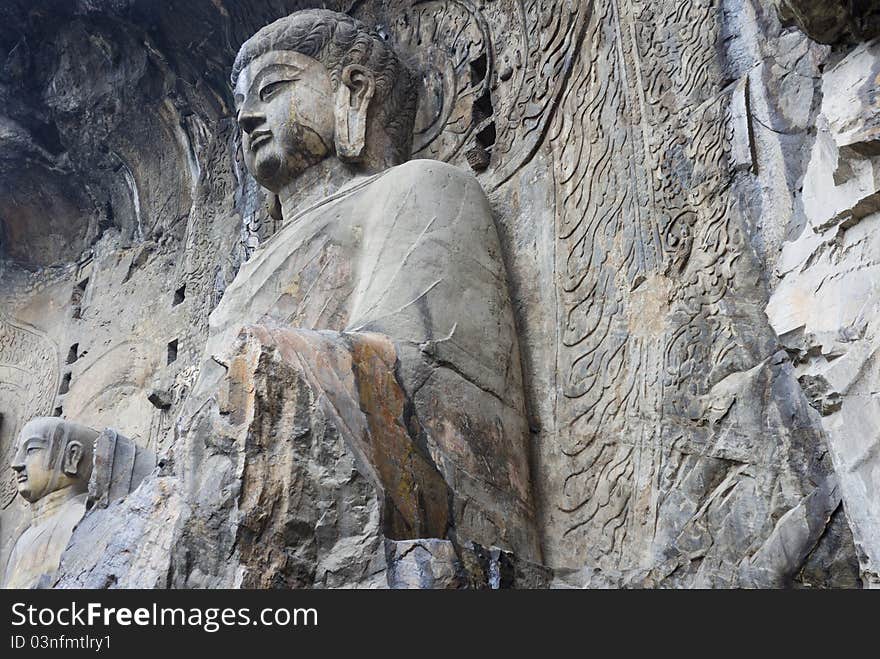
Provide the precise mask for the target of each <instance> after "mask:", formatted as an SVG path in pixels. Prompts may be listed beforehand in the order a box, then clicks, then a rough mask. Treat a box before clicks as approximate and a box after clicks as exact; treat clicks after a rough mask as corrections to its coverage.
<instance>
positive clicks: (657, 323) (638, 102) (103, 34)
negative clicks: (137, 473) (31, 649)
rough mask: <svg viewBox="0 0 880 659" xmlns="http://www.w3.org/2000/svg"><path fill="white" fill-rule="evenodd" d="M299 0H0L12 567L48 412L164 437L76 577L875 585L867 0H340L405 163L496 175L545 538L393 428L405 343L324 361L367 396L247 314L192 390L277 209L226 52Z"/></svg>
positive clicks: (376, 583) (871, 55)
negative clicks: (244, 131)
mask: <svg viewBox="0 0 880 659" xmlns="http://www.w3.org/2000/svg"><path fill="white" fill-rule="evenodd" d="M311 4H317V3H309V2H307V1H304V2H293V1H289V2H284V1H279V0H274V1H273V0H265V1H263V0H254V1H250V2H238V1H237V0H211V1H208V0H195V1H192V2H172V1H171V0H168V1H159V0H78V1H77V2H55V1H52V0H37V1H32V0H28V1H25V0H9V1H7V2H4V3H3V4H2V5H0V108H2V109H0V259H2V260H0V455H2V458H3V463H2V464H3V469H2V470H0V509H2V510H0V571H2V568H3V567H4V566H5V564H6V561H7V558H8V556H9V553H10V552H11V551H12V547H13V545H14V543H15V541H16V539H17V538H18V537H19V535H20V534H21V532H22V530H23V529H24V527H25V526H26V525H27V523H28V520H27V515H28V511H27V508H26V507H25V505H24V503H23V502H22V501H21V498H20V497H16V495H15V484H14V479H13V473H12V471H11V470H10V469H8V468H6V465H7V464H8V462H9V456H10V454H11V451H12V447H13V442H14V440H15V437H16V436H17V435H18V432H19V431H20V429H21V428H22V426H23V425H24V424H25V422H26V421H27V420H28V419H30V418H31V417H34V416H39V415H53V414H54V415H57V416H63V417H65V418H69V419H71V420H74V421H77V422H79V423H82V424H85V425H87V426H91V427H92V428H98V429H101V428H105V427H113V428H117V429H119V431H120V432H121V433H123V434H124V435H125V436H126V437H129V438H131V439H132V440H133V441H135V442H136V443H137V444H139V445H140V446H142V447H144V448H147V449H150V450H152V451H155V452H156V454H158V456H159V466H158V467H157V469H156V470H155V471H154V473H153V474H152V475H151V476H149V477H148V478H146V479H145V480H144V481H143V483H141V485H140V486H139V487H138V488H137V489H136V490H135V491H134V492H133V493H131V494H130V495H128V496H127V497H125V498H124V499H121V500H118V501H115V502H113V503H110V505H108V506H107V507H105V508H95V509H94V510H92V511H91V512H90V513H89V514H87V515H86V516H85V517H84V518H83V520H82V521H81V522H80V524H79V526H78V527H77V529H76V531H74V533H73V537H72V539H71V541H70V545H69V546H68V550H67V551H66V552H65V554H64V556H63V557H62V561H61V569H60V571H59V573H58V575H57V578H56V580H55V584H54V585H56V586H58V587H71V586H73V587H75V586H85V587H214V586H236V587H237V586H241V587H432V588H440V587H443V588H461V587H609V586H610V587H792V586H794V587H814V588H815V587H862V586H878V585H880V427H878V422H880V408H878V407H877V405H878V403H877V401H876V398H877V391H878V389H880V362H878V360H877V359H876V357H875V352H876V351H877V348H878V347H880V326H878V321H877V318H878V317H880V293H878V288H877V286H876V285H875V283H874V278H873V275H874V274H875V273H877V272H878V266H880V262H878V257H877V254H878V253H880V252H878V250H880V244H878V243H880V184H878V182H877V181H878V180H880V175H878V172H877V171H876V169H877V168H878V167H880V101H878V95H877V92H876V90H877V86H878V80H880V41H878V40H877V38H878V37H880V3H876V2H869V1H867V0H864V1H856V0H850V1H846V2H845V1H843V0H840V1H839V2H837V1H836V2H815V1H808V0H691V1H690V2H686V3H681V2H673V1H672V0H486V1H485V2H479V3H477V2H471V1H470V0H384V1H383V0H375V1H369V0H367V1H359V2H339V3H327V2H323V3H320V4H321V5H322V6H330V5H332V7H330V8H332V9H335V10H338V11H343V12H348V13H351V14H353V15H355V16H356V17H358V18H360V19H361V20H363V21H364V22H366V23H368V24H369V25H371V26H374V27H376V29H377V31H378V32H379V34H381V35H383V36H384V37H385V38H387V39H388V40H389V42H390V43H392V44H393V45H394V46H395V48H396V49H397V50H398V51H399V52H400V53H402V54H403V56H404V57H405V58H406V61H407V62H408V63H409V65H410V66H411V68H413V69H414V70H416V71H417V72H418V74H419V75H418V77H419V79H420V86H421V88H420V102H419V110H418V114H417V122H416V131H415V136H414V157H416V158H431V159H437V160H444V161H447V162H449V163H451V164H453V165H455V166H458V167H461V168H463V169H465V170H467V171H468V172H471V173H472V174H475V175H476V177H477V180H479V181H480V183H481V184H482V186H483V189H484V190H485V191H486V192H487V194H488V195H489V199H490V201H491V204H492V212H493V216H494V219H495V223H496V226H497V230H498V235H499V238H500V242H501V251H502V252H503V261H504V263H505V265H506V267H507V276H508V280H509V285H510V294H511V298H512V302H513V308H514V313H515V314H516V327H517V330H518V333H519V346H520V352H521V354H520V355H519V358H520V361H521V366H522V373H523V379H524V386H525V392H526V399H527V400H526V401H525V406H526V408H527V410H528V423H529V425H530V447H529V452H530V455H529V457H530V461H531V464H530V465H529V473H530V474H531V482H530V483H526V484H523V488H524V489H525V488H526V486H529V487H530V488H531V490H532V491H533V493H534V498H535V501H536V504H535V510H534V517H535V522H536V525H537V532H538V535H539V536H540V545H541V546H540V549H539V550H537V551H534V552H517V551H514V550H513V549H512V548H511V546H509V545H506V544H505V542H504V541H503V538H504V537H506V536H505V534H507V535H510V534H511V533H514V532H515V530H514V531H510V530H507V531H505V530H503V529H502V530H499V531H498V538H499V540H498V542H493V541H492V540H486V539H485V538H483V537H482V536H481V540H480V541H474V539H473V538H464V537H462V536H461V534H457V533H456V531H457V530H459V529H457V528H456V520H461V519H466V514H467V511H466V510H461V509H455V506H454V505H453V506H452V512H451V513H450V509H449V508H448V507H447V506H446V503H447V502H448V500H449V499H450V497H451V496H452V495H451V494H450V493H449V492H447V490H446V488H447V487H448V486H449V482H448V479H447V481H446V482H444V480H443V479H441V478H439V476H437V475H436V474H435V471H436V467H435V466H433V462H432V459H431V455H433V454H432V451H431V445H432V444H431V442H432V439H431V437H432V434H431V433H432V432H433V433H440V432H441V430H439V429H429V430H428V431H427V432H426V433H422V435H420V436H423V437H425V438H426V439H425V449H424V451H422V452H421V453H419V452H416V453H414V454H410V453H407V454H406V455H404V454H403V453H404V452H402V451H401V449H400V446H402V444H399V443H398V444H396V443H395V441H394V437H395V436H396V435H395V434H394V433H396V432H403V431H406V432H410V431H412V428H411V427H408V426H407V424H408V423H409V421H408V420H409V419H411V417H412V414H411V410H410V409H409V407H407V402H406V400H405V399H406V395H405V392H404V391H403V390H404V387H403V386H402V385H401V384H400V381H399V380H396V379H395V377H394V374H395V373H396V371H395V367H394V362H395V358H394V357H393V351H392V350H391V349H390V348H389V347H388V346H384V344H382V345H379V344H375V345H371V346H368V347H364V348H363V349H362V352H361V353H359V354H360V355H361V356H362V357H364V360H363V361H362V362H359V361H358V359H355V360H353V362H347V361H345V360H344V359H342V358H340V360H339V361H337V362H335V363H334V364H332V367H333V369H337V371H334V372H337V373H343V372H346V373H347V372H351V373H352V374H355V375H356V376H358V377H361V378H367V379H369V380H370V381H372V382H374V383H375V382H381V383H382V385H383V388H382V389H381V390H382V391H383V392H384V393H383V395H382V396H381V398H380V399H367V398H364V397H362V398H360V399H359V400H358V414H360V415H361V416H358V417H357V419H355V416H357V415H354V416H352V417H351V419H355V420H351V419H344V418H336V417H334V416H333V414H332V410H330V408H328V407H327V401H326V400H325V399H324V398H322V396H321V395H320V391H321V389H320V388H318V387H316V386H315V381H314V379H310V378H313V376H314V372H313V371H310V370H309V369H308V368H306V367H304V366H302V365H300V366H296V365H295V364H293V362H292V360H291V359H289V358H287V357H284V354H283V353H284V350H283V345H280V344H279V343H278V339H277V337H275V338H271V339H270V338H269V337H267V336H265V335H263V334H260V333H259V332H258V331H257V332H253V333H250V334H245V335H242V336H241V337H239V341H238V343H236V344H235V345H234V346H227V349H228V352H227V353H226V354H225V356H223V357H222V358H221V359H220V360H219V361H215V362H214V363H213V366H212V367H213V368H220V366H218V364H222V365H223V369H224V370H223V372H222V373H220V372H219V371H218V374H217V377H216V378H215V380H214V383H215V385H216V386H215V388H214V389H213V390H212V391H213V393H212V395H211V397H210V402H209V403H208V404H206V405H205V406H202V407H198V408H196V407H194V403H193V401H194V400H195V396H194V394H193V391H194V388H195V387H196V384H197V382H200V379H199V378H200V377H201V378H202V379H204V378H205V377H206V375H205V368H206V365H205V364H206V361H205V355H204V354H203V351H204V349H205V345H206V340H207V337H208V331H209V323H208V317H209V314H210V313H211V312H212V311H213V310H214V309H215V308H217V306H218V304H219V302H220V300H221V299H222V298H223V295H224V291H225V290H226V289H227V287H228V286H229V285H230V284H231V283H232V281H233V280H234V279H235V277H236V275H237V274H238V273H239V270H240V267H241V265H242V263H244V262H245V261H247V260H248V259H249V258H251V257H252V255H254V254H255V253H256V252H257V251H258V250H259V249H260V245H261V244H264V243H265V242H266V241H267V240H268V239H269V238H270V237H271V236H272V235H274V234H275V233H276V231H277V230H278V229H279V228H280V227H279V221H278V220H276V219H273V217H272V216H271V215H270V214H269V212H268V211H267V208H266V199H265V197H264V193H263V192H262V191H261V190H260V188H259V187H258V186H257V184H256V183H255V181H254V180H253V179H252V178H251V177H250V175H249V174H248V173H247V171H246V170H245V168H244V164H243V160H242V156H241V140H240V134H239V129H238V127H237V125H236V122H235V117H234V109H233V108H234V100H233V95H232V89H231V86H230V82H229V74H230V70H231V68H232V62H233V59H234V57H235V53H236V52H237V50H238V48H239V46H240V45H241V44H242V42H243V41H244V40H245V39H247V38H248V37H249V36H250V35H252V34H253V33H254V32H256V31H257V30H258V29H259V28H260V27H262V26H263V25H265V24H267V23H269V22H270V21H272V20H274V19H276V18H279V17H281V16H284V15H286V14H288V13H290V12H292V11H294V10H298V9H302V8H305V7H308V6H310V5H311ZM318 329H320V328H318ZM290 336H294V337H295V336H296V335H295V334H293V335H290ZM285 340H289V341H294V342H295V340H296V339H294V338H290V337H288V339H285ZM282 343H283V341H282ZM297 345H299V344H297ZM365 345H366V344H365ZM300 348H301V349H302V350H303V351H304V354H305V353H307V348H305V347H303V346H300ZM364 351H366V352H364ZM389 355H390V356H389ZM367 357H369V359H367ZM305 361H306V362H307V361H308V360H305ZM209 363H210V362H209ZM328 369H329V367H328ZM330 370H332V369H329V370H328V372H330ZM389 374H391V376H389ZM355 375H353V376H352V382H353V384H351V387H353V388H352V389H351V391H363V389H362V388H361V389H358V387H360V386H361V384H363V383H362V382H361V383H358V382H357V377H355ZM398 375H399V373H398ZM383 378H384V379H383ZM340 379H341V380H345V378H343V377H340ZM346 386H348V385H346ZM304 420H305V421H304ZM349 421H351V423H359V424H362V425H363V428H364V430H363V433H362V435H361V436H363V437H365V438H366V439H365V446H366V447H367V448H365V449H364V451H366V452H368V453H369V452H370V451H374V452H375V451H378V452H381V453H382V455H383V456H384V457H383V460H384V463H383V464H386V465H388V466H389V469H390V471H389V472H388V473H391V474H392V476H388V477H387V478H386V479H385V480H382V479H378V480H377V479H375V478H371V477H370V475H369V474H367V473H366V472H365V470H364V468H363V462H362V460H361V459H360V455H359V453H358V452H357V450H354V449H353V448H352V445H351V444H350V443H347V442H344V441H342V439H341V438H340V427H341V426H342V425H350V423H348V422H349ZM382 424H386V425H385V426H383V425H382ZM358 427H361V426H358ZM401 429H403V430H401ZM412 434H413V435H414V436H415V435H418V434H419V433H415V432H414V433H412ZM380 449H381V450H380ZM401 465H403V467H401ZM395 469H402V473H403V476H400V475H394V474H397V472H396V471H394V470H395ZM432 470H434V471H432ZM412 474H417V476H416V477H415V478H413V479H412V480H407V478H406V477H405V476H408V475H412ZM389 479H393V480H394V482H395V483H399V484H400V488H399V489H397V490H394V491H393V492H391V489H393V488H391V489H389V488H387V487H384V486H383V487H380V486H377V482H380V481H381V482H383V483H385V485H387V483H388V482H390V481H389ZM413 483H421V484H424V485H419V486H418V487H415V486H413ZM452 487H453V488H454V487H455V484H454V483H453V484H452ZM392 494H393V496H392ZM394 497H397V498H394ZM453 498H454V497H453ZM391 500H393V501H394V502H395V506H397V508H396V510H398V511H403V512H402V513H401V516H400V518H395V517H394V515H393V514H390V513H389V512H388V510H389V509H388V501H391ZM450 514H451V517H448V515H450ZM391 519H397V520H398V521H397V522H395V523H392V522H390V521H389V520H391ZM413 520H420V521H419V522H418V523H414V522H413ZM462 526H466V524H462ZM502 531H503V532H502ZM486 533H487V534H489V535H491V533H490V532H488V531H486ZM522 533H523V534H526V530H522ZM528 533H531V531H528ZM514 534H515V533H514ZM486 537H488V535H487V536H486ZM493 545H498V546H493ZM524 553H528V554H529V555H524Z"/></svg>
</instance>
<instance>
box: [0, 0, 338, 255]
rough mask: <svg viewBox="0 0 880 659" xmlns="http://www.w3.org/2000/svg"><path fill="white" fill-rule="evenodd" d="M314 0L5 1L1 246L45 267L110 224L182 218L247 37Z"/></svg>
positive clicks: (134, 225)
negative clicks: (201, 149) (204, 139)
mask: <svg viewBox="0 0 880 659" xmlns="http://www.w3.org/2000/svg"><path fill="white" fill-rule="evenodd" d="M316 4H318V3H315V2H308V1H302V0H300V1H297V0H247V1H242V0H186V1H184V0H2V2H0V257H2V258H7V259H11V260H12V261H14V262H16V263H17V264H19V265H22V266H24V267H27V268H39V267H43V266H47V265H51V264H54V263H58V262H66V261H71V260H74V259H76V258H77V257H78V256H79V255H80V254H81V253H82V252H83V250H85V249H87V248H88V247H89V246H90V245H91V244H93V243H94V242H95V241H96V240H97V239H98V238H99V237H100V236H101V235H102V234H103V233H104V232H105V231H107V230H108V229H114V230H118V231H119V232H120V233H121V236H122V238H123V240H125V241H131V242H135V241H138V240H145V239H148V238H149V237H150V236H151V235H155V234H156V233H161V232H162V231H163V230H165V229H167V228H168V227H170V226H173V225H174V224H176V223H177V222H178V221H179V220H181V219H183V217H184V216H185V215H186V213H187V212H188V211H189V208H190V206H191V203H192V199H191V191H192V190H193V189H194V185H193V181H194V178H198V176H199V175H200V168H199V167H198V155H197V151H196V149H197V147H198V144H199V140H198V133H199V132H200V131H202V132H204V131H211V130H213V128H214V127H216V126H217V125H218V122H224V121H225V122H228V121H229V119H230V118H231V116H232V94H231V90H230V86H229V71H230V69H231V66H232V62H233V59H234V57H235V53H236V51H237V50H238V47H239V46H240V44H241V43H242V42H243V41H244V40H245V39H246V38H247V37H248V36H250V35H252V34H253V33H254V32H255V31H256V30H258V29H259V28H260V27H262V26H263V25H265V24H266V23H269V22H271V21H272V20H275V19H276V18H279V17H281V16H284V15H286V14H288V13H290V12H291V11H295V10H297V9H302V8H305V7H307V6H310V5H311V6H314V5H316ZM320 4H321V5H323V6H326V7H327V8H331V9H340V10H345V9H347V8H348V6H349V5H350V4H351V1H348V2H346V1H345V0H342V1H340V2H333V1H332V0H331V1H330V2H326V1H325V2H322V3H320Z"/></svg>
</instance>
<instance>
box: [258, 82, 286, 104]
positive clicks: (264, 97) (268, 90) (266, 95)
mask: <svg viewBox="0 0 880 659" xmlns="http://www.w3.org/2000/svg"><path fill="white" fill-rule="evenodd" d="M288 82H290V81H289V80H276V81H275V82H270V83H269V84H268V85H266V86H265V87H263V88H262V89H261V90H260V100H261V101H263V102H265V101H268V100H269V99H270V98H272V96H274V95H275V92H277V91H278V90H279V89H281V87H283V86H284V85H285V84H286V83H288Z"/></svg>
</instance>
